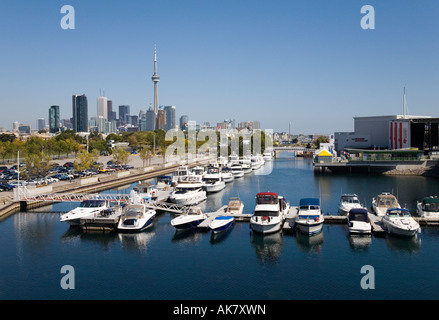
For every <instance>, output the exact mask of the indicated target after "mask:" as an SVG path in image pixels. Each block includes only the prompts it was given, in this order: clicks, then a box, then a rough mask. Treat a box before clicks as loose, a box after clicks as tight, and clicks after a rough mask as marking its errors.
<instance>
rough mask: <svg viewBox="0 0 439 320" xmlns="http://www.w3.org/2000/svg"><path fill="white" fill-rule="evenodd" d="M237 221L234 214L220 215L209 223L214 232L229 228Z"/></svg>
mask: <svg viewBox="0 0 439 320" xmlns="http://www.w3.org/2000/svg"><path fill="white" fill-rule="evenodd" d="M234 223H235V218H234V217H233V216H226V215H223V216H218V217H216V218H215V219H213V220H212V222H211V223H210V224H209V228H210V229H211V230H212V232H213V233H219V232H223V231H226V230H228V229H229V228H230V227H231V226H233V224H234Z"/></svg>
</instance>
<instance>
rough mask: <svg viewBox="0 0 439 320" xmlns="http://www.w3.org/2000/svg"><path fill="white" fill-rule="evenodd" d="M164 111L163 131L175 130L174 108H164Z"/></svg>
mask: <svg viewBox="0 0 439 320" xmlns="http://www.w3.org/2000/svg"><path fill="white" fill-rule="evenodd" d="M163 109H164V110H165V117H166V122H165V131H169V130H171V129H175V106H166V107H164V108H163Z"/></svg>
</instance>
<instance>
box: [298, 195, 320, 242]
mask: <svg viewBox="0 0 439 320" xmlns="http://www.w3.org/2000/svg"><path fill="white" fill-rule="evenodd" d="M324 220H325V218H324V217H323V212H322V210H321V209H320V199H317V198H303V199H300V202H299V212H298V213H297V217H296V221H295V223H296V227H297V228H298V229H299V231H300V232H302V233H304V234H307V235H314V234H318V233H320V232H321V231H322V229H323V222H324Z"/></svg>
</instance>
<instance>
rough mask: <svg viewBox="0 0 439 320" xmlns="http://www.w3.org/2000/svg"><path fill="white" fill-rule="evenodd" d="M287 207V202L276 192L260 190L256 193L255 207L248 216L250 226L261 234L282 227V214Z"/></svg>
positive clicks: (272, 231) (286, 210)
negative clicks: (250, 215) (249, 216)
mask: <svg viewBox="0 0 439 320" xmlns="http://www.w3.org/2000/svg"><path fill="white" fill-rule="evenodd" d="M289 208H290V205H289V203H288V202H287V201H286V200H285V199H284V198H283V197H280V196H279V195H278V194H277V193H275V192H260V193H258V194H257V195H256V207H255V211H254V213H253V215H252V217H251V218H250V227H251V228H252V230H253V231H255V232H258V233H262V234H268V233H274V232H277V231H279V230H280V229H281V228H282V224H283V222H284V215H285V214H286V213H287V212H288V210H289Z"/></svg>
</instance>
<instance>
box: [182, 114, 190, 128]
mask: <svg viewBox="0 0 439 320" xmlns="http://www.w3.org/2000/svg"><path fill="white" fill-rule="evenodd" d="M188 121H189V117H188V116H186V115H184V116H181V117H180V129H181V130H186V129H187V123H188Z"/></svg>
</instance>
